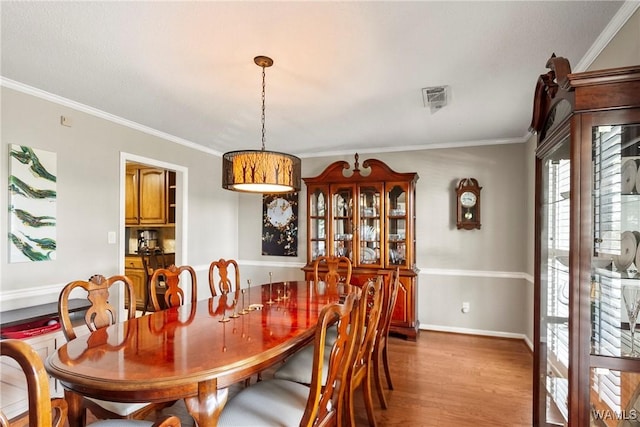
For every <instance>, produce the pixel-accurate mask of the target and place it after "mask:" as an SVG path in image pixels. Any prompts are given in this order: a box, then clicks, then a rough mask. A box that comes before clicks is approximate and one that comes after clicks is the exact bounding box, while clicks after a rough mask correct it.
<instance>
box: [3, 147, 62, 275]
mask: <svg viewBox="0 0 640 427" xmlns="http://www.w3.org/2000/svg"><path fill="white" fill-rule="evenodd" d="M9 150H10V151H9V236H8V239H9V250H8V254H9V262H10V263H14V262H30V261H48V260H54V259H55V258H56V173H57V170H56V153H52V152H50V151H44V150H38V149H34V148H31V147H27V146H24V145H15V144H11V145H9Z"/></svg>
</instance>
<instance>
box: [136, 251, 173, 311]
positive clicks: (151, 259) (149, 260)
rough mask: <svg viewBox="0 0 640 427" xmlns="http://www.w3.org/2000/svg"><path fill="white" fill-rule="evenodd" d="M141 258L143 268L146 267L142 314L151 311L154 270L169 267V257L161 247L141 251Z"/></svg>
mask: <svg viewBox="0 0 640 427" xmlns="http://www.w3.org/2000/svg"><path fill="white" fill-rule="evenodd" d="M140 258H141V260H142V268H143V269H144V284H145V286H144V287H145V292H144V295H143V298H144V311H143V313H142V314H146V313H147V311H149V309H150V308H151V307H150V302H151V276H153V272H154V271H156V270H157V269H159V268H167V267H169V264H167V258H166V257H165V255H164V251H163V250H162V249H160V248H155V249H146V250H143V251H141V252H140Z"/></svg>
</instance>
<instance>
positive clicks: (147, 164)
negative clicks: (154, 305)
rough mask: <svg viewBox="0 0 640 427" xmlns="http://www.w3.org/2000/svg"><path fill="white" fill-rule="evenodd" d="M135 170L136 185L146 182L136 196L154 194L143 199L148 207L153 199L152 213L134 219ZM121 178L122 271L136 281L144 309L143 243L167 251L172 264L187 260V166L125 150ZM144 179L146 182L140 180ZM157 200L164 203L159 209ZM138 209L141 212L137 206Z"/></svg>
mask: <svg viewBox="0 0 640 427" xmlns="http://www.w3.org/2000/svg"><path fill="white" fill-rule="evenodd" d="M132 171H133V173H135V174H136V178H135V179H136V180H137V181H136V185H137V184H138V182H142V185H141V186H140V187H138V189H137V191H138V193H137V196H136V198H139V197H140V196H141V191H149V193H150V194H151V195H150V196H148V197H147V199H145V200H143V201H142V203H144V204H145V206H147V207H146V208H145V209H147V208H148V205H149V201H151V202H152V203H151V205H152V211H151V215H150V214H149V212H147V213H145V214H144V215H140V216H139V217H138V214H136V218H131V214H130V211H131V210H132V207H131V203H132V201H131V198H130V197H129V198H127V191H131V189H130V188H127V187H129V186H131V179H132V178H131V173H132ZM120 177H121V180H120V200H121V204H120V206H121V209H120V226H119V230H120V240H119V241H120V242H121V244H120V246H119V260H120V262H119V271H120V274H125V275H127V277H129V278H130V279H131V280H132V282H133V284H134V289H135V291H136V299H137V300H138V303H137V304H136V305H141V306H140V307H138V310H140V309H142V308H144V307H143V306H144V303H143V301H144V299H143V297H142V295H144V291H143V289H144V290H146V279H145V277H146V276H145V274H144V269H143V267H142V265H141V257H140V256H139V255H138V249H139V248H140V245H143V246H144V247H146V248H152V249H157V250H162V251H163V252H166V253H167V254H169V258H171V261H172V262H171V263H175V264H176V265H184V264H185V263H186V247H187V244H186V236H187V232H186V226H185V221H184V220H183V219H184V216H185V212H186V211H187V197H186V194H187V191H186V183H187V182H188V181H187V169H186V168H185V167H183V166H180V165H176V164H171V163H167V162H163V161H159V160H156V159H151V158H146V157H141V156H138V155H134V154H129V153H121V155H120ZM141 177H142V178H141ZM141 179H142V180H145V181H144V182H143V181H140V180H141ZM154 193H155V194H154ZM142 197H144V196H142ZM138 200H139V199H138ZM138 200H136V203H138ZM155 200H158V203H161V204H163V205H162V206H158V207H157V209H156V208H155V207H154V205H156V203H155ZM169 201H170V202H171V203H169ZM135 211H136V212H138V207H137V206H136V207H135ZM141 294H142V295H141ZM139 295H140V296H139ZM120 306H121V307H123V305H120Z"/></svg>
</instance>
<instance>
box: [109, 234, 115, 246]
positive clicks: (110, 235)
mask: <svg viewBox="0 0 640 427" xmlns="http://www.w3.org/2000/svg"><path fill="white" fill-rule="evenodd" d="M107 243H109V244H110V245H115V244H116V232H115V231H110V232H108V233H107Z"/></svg>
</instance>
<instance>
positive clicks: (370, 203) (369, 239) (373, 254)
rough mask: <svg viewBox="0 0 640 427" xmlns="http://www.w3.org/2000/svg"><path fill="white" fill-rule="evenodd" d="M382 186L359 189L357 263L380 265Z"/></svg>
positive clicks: (368, 186)
mask: <svg viewBox="0 0 640 427" xmlns="http://www.w3.org/2000/svg"><path fill="white" fill-rule="evenodd" d="M381 193H382V184H381V183H379V184H375V183H374V184H371V185H363V186H361V187H360V188H359V206H360V222H359V225H358V230H359V242H360V244H359V247H358V263H359V264H362V265H372V266H373V265H380V255H381V254H380V251H381V246H380V236H381V234H382V223H381V221H380V218H381V213H380V209H381V205H380V194H381Z"/></svg>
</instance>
